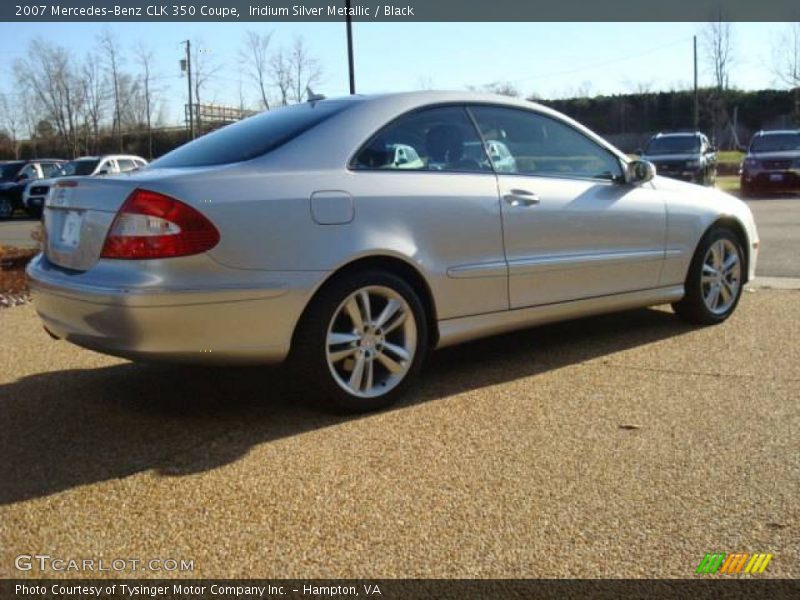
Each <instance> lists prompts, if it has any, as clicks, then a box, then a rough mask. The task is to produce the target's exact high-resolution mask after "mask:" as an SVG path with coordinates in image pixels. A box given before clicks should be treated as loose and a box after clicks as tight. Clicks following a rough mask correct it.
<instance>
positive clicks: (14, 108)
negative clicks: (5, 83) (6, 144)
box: [0, 92, 24, 158]
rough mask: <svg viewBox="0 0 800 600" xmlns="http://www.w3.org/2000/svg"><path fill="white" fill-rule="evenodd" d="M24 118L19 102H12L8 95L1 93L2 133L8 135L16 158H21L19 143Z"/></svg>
mask: <svg viewBox="0 0 800 600" xmlns="http://www.w3.org/2000/svg"><path fill="white" fill-rule="evenodd" d="M23 118H24V117H23V115H22V114H21V112H20V110H19V100H12V99H10V97H9V95H8V94H3V93H1V92H0V131H3V130H4V131H6V132H7V133H8V136H9V138H10V139H11V146H12V148H13V151H14V158H19V143H18V141H19V134H20V130H21V127H22V124H23Z"/></svg>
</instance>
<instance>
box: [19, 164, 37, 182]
mask: <svg viewBox="0 0 800 600" xmlns="http://www.w3.org/2000/svg"><path fill="white" fill-rule="evenodd" d="M19 177H20V178H22V179H39V171H38V170H37V169H36V165H35V164H33V163H30V164H28V165H25V168H24V169H22V171H20V172H19Z"/></svg>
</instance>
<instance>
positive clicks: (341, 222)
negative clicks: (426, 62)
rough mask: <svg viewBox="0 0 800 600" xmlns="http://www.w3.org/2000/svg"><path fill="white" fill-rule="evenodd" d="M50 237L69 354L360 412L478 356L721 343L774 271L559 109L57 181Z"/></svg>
mask: <svg viewBox="0 0 800 600" xmlns="http://www.w3.org/2000/svg"><path fill="white" fill-rule="evenodd" d="M498 148H502V149H503V150H504V151H507V153H508V156H505V155H502V156H501V155H500V154H499V153H498V152H497V151H496V150H497V149H498ZM492 149H494V150H495V151H492ZM498 160H500V161H502V164H495V161H498ZM44 225H45V230H46V243H45V247H44V251H43V252H42V253H41V254H40V255H39V256H38V257H36V258H35V259H34V260H33V261H32V262H31V264H30V266H29V268H28V274H29V275H30V278H31V280H32V282H33V287H34V294H35V302H36V307H37V310H38V312H39V315H40V316H41V318H42V320H43V322H44V326H45V328H46V329H47V331H48V332H50V334H51V335H53V336H54V337H57V338H63V339H66V340H67V341H69V342H72V343H74V344H77V345H79V346H83V347H86V348H90V349H93V350H97V351H99V352H104V353H108V354H113V355H118V356H122V357H127V358H131V359H134V360H164V361H175V362H190V363H217V364H220V363H222V364H243V363H250V364H252V363H262V364H263V363H276V362H282V361H285V360H286V361H287V362H288V363H290V366H292V367H293V368H295V369H297V371H298V373H300V377H299V380H300V381H302V382H303V384H305V385H307V386H308V387H309V388H310V389H313V390H314V391H315V392H316V393H318V394H320V395H321V396H322V397H324V398H326V399H327V401H328V402H330V404H331V405H332V406H335V407H338V408H340V409H345V410H352V411H364V410H372V409H376V408H380V407H383V406H386V405H388V404H389V403H391V402H393V401H395V400H396V399H397V398H398V397H399V396H401V395H402V394H403V393H404V392H405V391H406V390H407V389H408V387H409V385H411V383H412V382H413V380H414V379H415V377H416V376H417V375H418V373H419V371H420V367H421V365H422V364H423V362H424V359H425V357H426V355H427V354H428V352H429V350H431V349H434V348H441V347H443V346H448V345H451V344H457V343H460V342H465V341H467V340H473V339H476V338H480V337H482V336H489V335H493V334H497V333H501V332H504V331H509V330H513V329H518V328H522V327H529V326H531V325H536V324H540V323H545V322H550V321H558V320H563V319H570V318H574V317H580V316H585V315H590V314H597V313H604V312H609V311H617V310H623V309H630V308H634V307H643V306H649V305H656V304H664V303H671V304H672V306H673V307H674V310H675V312H676V313H677V314H678V315H679V316H681V317H683V318H685V319H687V320H689V321H691V322H693V323H697V324H713V323H719V322H721V321H724V320H725V319H726V318H727V317H728V316H730V315H731V313H732V312H733V311H734V309H735V308H736V305H737V302H738V301H739V297H740V295H741V292H742V286H743V285H744V283H745V282H746V281H748V280H749V279H752V278H753V276H754V274H755V266H756V256H757V252H758V234H757V232H756V227H755V224H754V222H753V217H752V214H751V213H750V210H749V209H748V208H747V206H746V205H745V204H744V203H742V202H741V201H739V200H738V199H736V198H734V197H732V196H729V195H727V194H724V193H722V192H720V191H718V190H715V189H704V188H702V187H699V186H696V185H692V184H686V183H682V182H678V181H675V180H672V179H666V178H662V177H658V176H656V174H655V168H654V167H653V165H652V164H650V163H648V162H645V161H638V160H630V159H629V158H628V157H626V155H625V154H623V153H622V152H620V151H619V150H617V149H616V148H614V147H613V146H611V145H610V144H609V143H608V142H606V141H605V140H603V139H602V138H601V137H599V136H597V135H595V134H594V133H592V132H591V131H589V130H587V129H586V128H584V127H582V126H581V125H579V124H578V123H576V122H575V121H572V120H571V119H569V118H567V117H565V116H564V115H562V114H559V113H557V112H554V111H553V110H550V109H548V108H546V107H543V106H540V105H538V104H534V103H531V102H527V101H521V100H514V99H510V98H506V97H501V96H494V95H484V94H476V93H467V92H418V93H404V94H391V95H380V96H367V97H363V96H351V97H347V98H342V99H331V100H316V101H313V102H308V103H304V104H299V105H295V106H290V107H286V108H280V109H277V110H272V111H269V112H266V113H263V114H261V115H258V116H255V117H251V118H248V119H246V120H244V121H241V122H239V123H236V124H234V125H230V126H228V127H225V128H223V129H221V130H219V131H216V132H214V133H211V134H209V135H206V136H204V137H202V138H200V139H197V140H195V141H193V142H191V143H189V144H186V145H184V146H182V147H180V148H178V149H176V150H174V151H172V152H170V153H169V154H166V155H165V156H163V157H162V158H160V159H158V160H156V161H155V162H153V163H152V164H151V165H149V166H147V167H146V168H143V169H140V170H138V171H136V172H133V173H131V174H122V175H113V176H109V177H104V178H94V179H70V178H67V179H62V180H59V182H58V183H57V184H56V188H55V189H54V190H53V191H52V193H51V194H50V196H49V197H48V200H47V204H46V207H45V211H44Z"/></svg>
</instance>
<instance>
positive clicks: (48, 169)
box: [41, 163, 61, 177]
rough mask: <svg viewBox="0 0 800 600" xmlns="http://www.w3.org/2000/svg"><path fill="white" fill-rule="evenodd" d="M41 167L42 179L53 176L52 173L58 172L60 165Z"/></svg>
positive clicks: (50, 164)
mask: <svg viewBox="0 0 800 600" xmlns="http://www.w3.org/2000/svg"><path fill="white" fill-rule="evenodd" d="M41 167H42V175H43V176H44V177H50V176H51V175H53V173H55V172H56V171H58V169H59V167H61V165H60V164H59V163H42V165H41Z"/></svg>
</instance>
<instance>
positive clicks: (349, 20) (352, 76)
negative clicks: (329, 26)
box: [344, 0, 356, 95]
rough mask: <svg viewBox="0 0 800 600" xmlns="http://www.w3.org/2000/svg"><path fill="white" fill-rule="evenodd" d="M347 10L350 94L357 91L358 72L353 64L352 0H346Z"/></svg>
mask: <svg viewBox="0 0 800 600" xmlns="http://www.w3.org/2000/svg"><path fill="white" fill-rule="evenodd" d="M344 5H345V7H346V8H347V10H346V11H345V12H346V13H347V14H346V15H345V18H346V19H347V64H348V67H349V69H350V94H351V95H352V94H355V93H356V72H355V66H354V64H353V17H352V15H351V14H350V0H345V2H344Z"/></svg>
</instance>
